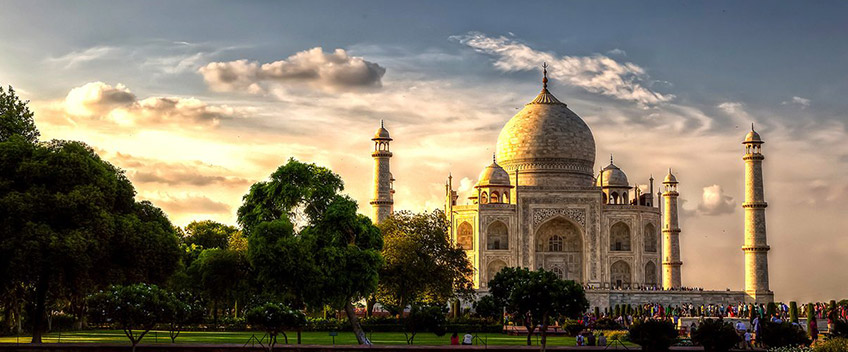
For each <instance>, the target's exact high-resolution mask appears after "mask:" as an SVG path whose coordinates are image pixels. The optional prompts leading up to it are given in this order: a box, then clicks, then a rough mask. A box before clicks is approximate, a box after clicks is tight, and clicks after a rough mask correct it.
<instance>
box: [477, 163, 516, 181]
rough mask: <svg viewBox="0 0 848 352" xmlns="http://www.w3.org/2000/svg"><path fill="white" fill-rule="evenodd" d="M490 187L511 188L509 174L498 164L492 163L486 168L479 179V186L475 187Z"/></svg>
mask: <svg viewBox="0 0 848 352" xmlns="http://www.w3.org/2000/svg"><path fill="white" fill-rule="evenodd" d="M489 186H510V183H509V174H508V173H507V172H506V170H504V169H503V168H502V167H501V166H500V165H498V163H496V162H494V161H492V164H491V165H489V166H486V168H484V169H483V171H482V172H480V176H478V177H477V185H476V186H475V187H489Z"/></svg>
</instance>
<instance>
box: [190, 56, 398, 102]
mask: <svg viewBox="0 0 848 352" xmlns="http://www.w3.org/2000/svg"><path fill="white" fill-rule="evenodd" d="M198 72H199V73H200V74H201V75H202V76H203V79H204V81H206V84H207V85H208V86H209V87H210V88H211V89H212V90H215V91H222V92H229V91H239V90H247V91H248V92H250V93H261V92H264V91H265V87H264V85H265V84H267V83H276V84H284V85H285V84H289V85H290V84H304V85H306V86H309V87H311V88H313V89H317V90H320V91H328V92H340V91H350V90H357V89H363V88H379V87H381V86H382V78H383V75H384V74H385V73H386V69H385V68H383V67H382V66H380V65H378V64H377V63H374V62H370V61H366V60H365V59H363V58H361V57H356V56H350V55H348V53H347V51H345V50H344V49H336V50H335V51H333V52H332V53H325V52H324V51H323V49H322V48H321V47H315V48H312V49H309V50H305V51H301V52H298V53H296V54H294V55H292V56H289V57H288V58H286V59H283V60H279V61H274V62H271V63H265V64H261V65H260V64H259V63H258V62H254V61H247V60H235V61H228V62H211V63H209V64H207V65H206V66H204V67H201V68H200V69H199V70H198Z"/></svg>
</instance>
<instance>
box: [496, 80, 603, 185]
mask: <svg viewBox="0 0 848 352" xmlns="http://www.w3.org/2000/svg"><path fill="white" fill-rule="evenodd" d="M497 148H498V151H497V156H498V162H499V163H500V164H501V165H502V166H503V167H504V169H506V170H507V172H509V173H510V174H512V173H513V171H514V170H516V169H518V170H519V183H521V185H525V186H526V185H533V186H535V185H539V186H563V185H580V186H590V185H592V179H593V177H594V171H593V168H594V164H595V138H594V136H592V131H591V130H590V129H589V126H587V125H586V123H585V122H583V119H581V118H580V116H577V114H575V113H574V112H573V111H571V109H569V108H568V107H567V106H566V105H565V104H563V103H562V102H560V101H559V100H557V98H556V97H554V96H553V95H552V94H551V93H550V92H548V90H547V88H545V89H542V92H541V93H539V95H538V96H537V97H536V99H534V100H533V101H532V102H530V103H528V104H526V105H525V106H524V108H523V109H521V111H519V112H518V113H517V114H515V116H513V117H512V118H511V119H510V120H509V122H507V123H506V125H505V126H504V127H503V129H502V130H501V133H500V135H499V136H498V146H497Z"/></svg>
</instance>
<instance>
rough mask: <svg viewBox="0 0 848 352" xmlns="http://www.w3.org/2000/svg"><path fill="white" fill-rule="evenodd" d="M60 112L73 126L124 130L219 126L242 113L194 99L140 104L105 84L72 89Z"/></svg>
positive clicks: (164, 99) (121, 87) (123, 89)
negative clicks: (92, 123)
mask: <svg viewBox="0 0 848 352" xmlns="http://www.w3.org/2000/svg"><path fill="white" fill-rule="evenodd" d="M61 108H62V109H63V110H64V112H66V113H67V114H68V118H69V119H71V120H72V121H74V122H80V121H81V120H83V119H93V120H100V121H108V122H112V123H115V124H117V125H121V126H137V125H147V126H149V125H181V126H183V127H191V128H200V127H210V126H216V125H218V124H219V123H220V121H221V120H226V119H232V118H235V117H237V115H239V113H238V112H237V111H236V109H234V108H232V107H229V106H226V105H208V104H206V103H204V102H202V101H200V100H198V99H195V98H180V97H150V98H146V99H142V100H139V99H138V98H137V97H136V96H135V94H133V93H132V92H131V91H130V90H129V89H128V88H127V87H126V86H124V85H122V84H117V85H116V86H111V85H108V84H106V83H103V82H91V83H86V84H85V85H83V86H80V87H76V88H73V89H71V91H70V92H68V95H67V96H66V97H65V100H64V102H63V103H62V105H61Z"/></svg>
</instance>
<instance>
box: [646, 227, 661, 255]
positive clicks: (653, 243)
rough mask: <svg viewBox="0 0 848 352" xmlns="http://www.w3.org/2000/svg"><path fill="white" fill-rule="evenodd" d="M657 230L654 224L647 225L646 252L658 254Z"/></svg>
mask: <svg viewBox="0 0 848 352" xmlns="http://www.w3.org/2000/svg"><path fill="white" fill-rule="evenodd" d="M658 242H659V241H658V238H657V228H656V227H654V225H653V224H647V225H645V252H647V253H656V252H657V247H659V243H658Z"/></svg>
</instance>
